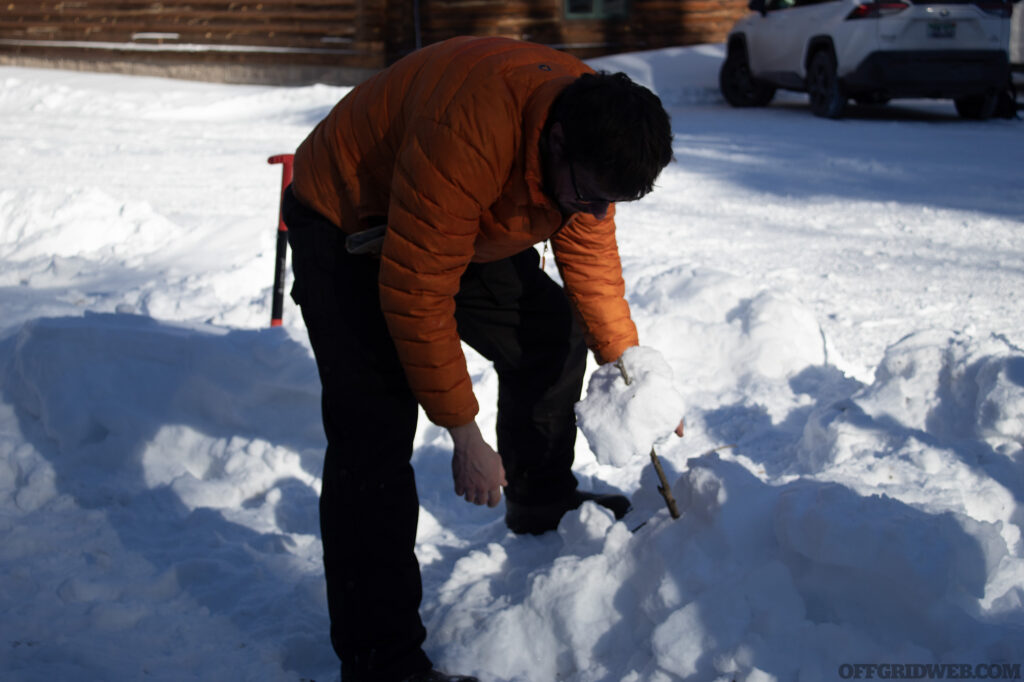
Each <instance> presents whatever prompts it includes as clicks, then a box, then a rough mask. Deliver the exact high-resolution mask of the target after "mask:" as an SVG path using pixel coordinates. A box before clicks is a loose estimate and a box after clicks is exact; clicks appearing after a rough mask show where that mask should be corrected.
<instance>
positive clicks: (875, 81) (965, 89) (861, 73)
mask: <svg viewBox="0 0 1024 682" xmlns="http://www.w3.org/2000/svg"><path fill="white" fill-rule="evenodd" d="M1009 79H1010V63H1009V59H1008V58H1007V55H1006V51H1005V50H942V51H881V52H873V53H872V54H870V55H868V56H867V58H865V59H864V61H862V62H861V63H860V65H858V66H857V68H856V69H854V70H853V71H852V72H850V73H848V74H846V75H845V76H844V77H843V84H844V86H845V89H846V92H847V93H849V94H851V95H856V94H858V93H884V94H885V95H886V96H888V97H936V98H948V97H962V96H965V95H977V94H981V93H983V92H986V91H988V90H991V89H993V88H1002V87H1005V86H1006V85H1007V84H1008V83H1009Z"/></svg>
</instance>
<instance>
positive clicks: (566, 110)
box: [548, 72, 672, 199]
mask: <svg viewBox="0 0 1024 682" xmlns="http://www.w3.org/2000/svg"><path fill="white" fill-rule="evenodd" d="M554 123H561V124H562V132H563V135H564V147H565V153H566V154H567V155H568V157H569V158H570V159H571V160H572V161H573V162H575V163H578V164H580V165H582V166H585V167H586V168H587V169H589V170H590V172H592V173H594V174H595V175H596V176H597V178H598V180H599V181H600V182H601V189H602V190H603V191H605V192H608V193H609V194H614V195H616V196H623V197H632V198H634V199H639V198H640V197H642V196H644V195H645V194H647V193H648V192H650V191H651V190H652V189H653V188H654V181H655V180H656V179H657V177H658V175H659V174H660V173H661V170H662V169H663V168H664V167H665V166H667V165H668V163H669V161H671V160H672V124H671V122H670V121H669V117H668V114H667V113H666V112H665V109H664V107H662V105H661V100H660V99H658V96H657V95H655V94H654V93H653V92H651V91H650V90H648V89H647V88H645V87H643V86H642V85H638V84H636V83H634V82H633V81H632V80H630V78H629V76H627V75H626V74H624V73H605V72H601V73H596V74H594V73H586V74H583V75H582V76H580V77H579V78H577V79H576V80H575V81H573V82H572V83H570V84H569V86H568V87H566V88H565V90H563V91H562V92H561V93H560V94H559V95H558V97H557V99H556V100H555V102H554V104H553V105H552V107H551V114H550V115H549V117H548V124H549V125H552V124H554Z"/></svg>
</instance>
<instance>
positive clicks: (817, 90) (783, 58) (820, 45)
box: [719, 0, 1019, 119]
mask: <svg viewBox="0 0 1024 682" xmlns="http://www.w3.org/2000/svg"><path fill="white" fill-rule="evenodd" d="M1017 1H1019V0H1013V2H1017ZM749 7H750V10H751V14H748V15H747V16H746V17H744V18H742V19H740V20H739V21H738V22H736V25H735V26H734V27H733V29H732V31H731V32H730V33H729V38H728V42H727V54H726V59H725V62H724V63H723V64H722V69H721V71H720V73H719V87H720V88H721V90H722V95H723V96H724V97H725V99H726V101H727V102H729V104H731V105H733V106H737V107H749V106H762V105H765V104H767V103H768V102H770V101H771V99H772V97H773V96H774V95H775V90H776V89H777V88H783V89H786V90H798V91H801V92H806V93H808V94H809V95H810V101H811V110H812V111H813V112H814V113H815V114H817V115H818V116H826V117H829V118H837V117H839V116H841V115H842V112H843V107H844V106H845V105H846V102H847V100H848V99H849V98H851V97H852V98H853V99H855V100H856V101H857V102H863V103H885V102H888V101H889V100H890V99H892V98H894V97H933V98H952V99H953V100H954V102H955V103H956V109H957V111H958V112H959V114H960V115H961V116H963V117H964V118H978V119H981V118H988V117H989V116H991V115H992V113H993V111H994V109H995V106H996V103H997V101H998V98H999V95H1000V93H1001V92H1003V91H1005V90H1006V89H1007V88H1008V87H1009V86H1010V67H1009V60H1008V58H1007V46H1008V44H1009V40H1010V15H1011V14H1012V7H1013V6H1012V5H1011V4H1010V1H1009V0H874V1H873V2H872V1H865V2H860V1H859V0H751V1H750V5H749Z"/></svg>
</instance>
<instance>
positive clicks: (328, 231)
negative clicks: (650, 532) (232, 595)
mask: <svg viewBox="0 0 1024 682" xmlns="http://www.w3.org/2000/svg"><path fill="white" fill-rule="evenodd" d="M283 215H284V220H285V224H286V225H287V226H288V239H289V242H290V244H291V247H292V268H293V271H294V274H295V284H294V287H293V289H292V298H293V299H294V300H295V302H296V303H298V304H299V306H300V307H301V310H302V317H303V319H304V321H305V323H306V328H307V331H308V333H309V339H310V343H311V345H312V347H313V352H314V355H315V356H316V363H317V368H318V370H319V374H320V381H321V384H322V388H323V393H322V413H323V423H324V431H325V433H326V436H327V453H326V456H325V460H324V470H323V478H322V480H323V488H322V493H321V498H320V530H321V536H322V541H323V551H324V568H325V574H326V579H327V599H328V610H329V612H330V618H331V642H332V644H333V646H334V649H335V651H336V652H337V654H338V656H339V658H340V659H341V661H342V670H343V675H345V677H344V678H343V679H345V680H346V681H347V680H351V679H355V680H357V681H359V682H364V681H370V682H378V681H379V682H394V681H396V680H401V679H402V678H404V677H406V676H408V675H410V674H412V673H415V672H418V671H420V670H426V669H429V668H430V665H431V663H430V661H429V659H428V658H427V656H426V654H425V653H424V652H423V649H422V644H423V642H424V639H425V637H426V631H425V629H424V627H423V624H422V621H421V620H420V616H419V604H420V600H421V597H422V584H421V580H420V572H419V564H418V562H417V560H416V556H415V554H414V547H415V540H416V524H417V517H418V513H419V500H418V496H417V493H416V483H415V479H414V477H413V469H412V466H411V464H410V460H411V458H412V450H413V437H414V434H415V431H416V422H417V415H418V405H417V401H416V399H415V398H414V397H413V395H412V392H411V391H410V389H409V386H408V383H407V382H406V378H405V373H404V370H403V368H402V365H401V364H400V362H399V360H398V356H397V353H396V351H395V347H394V343H393V342H392V340H391V337H390V335H389V333H388V329H387V326H386V324H385V321H384V317H383V314H382V313H381V310H380V301H379V295H378V285H377V277H378V272H379V267H380V261H379V260H378V259H377V258H375V257H373V256H354V255H351V254H349V253H348V252H346V251H345V248H344V234H343V233H342V231H341V230H340V229H338V227H336V226H335V225H333V224H331V223H330V222H329V221H328V220H327V219H326V218H324V217H323V216H321V215H319V214H318V213H316V212H314V211H312V210H310V209H309V208H307V207H305V206H304V205H302V204H301V203H300V202H298V200H296V199H295V197H294V195H293V194H292V192H291V188H288V190H286V192H285V196H284V202H283ZM455 301H456V313H455V317H456V322H457V328H458V332H459V335H460V337H461V338H462V340H463V341H464V342H466V343H467V344H469V345H470V346H472V347H473V348H475V349H476V350H477V351H478V352H480V353H481V354H482V355H484V356H485V357H486V358H488V359H489V360H490V361H491V362H492V363H493V364H494V367H495V370H496V372H497V375H498V384H499V388H498V418H497V449H498V452H499V453H500V454H501V456H502V460H503V463H504V466H505V471H506V476H507V480H508V484H509V485H508V487H507V489H506V490H505V494H506V495H507V496H508V497H509V498H510V499H512V500H514V501H517V502H522V503H524V504H531V503H538V504H543V503H547V502H551V501H554V500H557V499H559V498H561V497H564V496H568V495H570V494H571V493H572V492H573V491H574V490H575V488H576V479H575V477H574V476H573V475H572V472H571V467H572V459H573V450H574V447H575V441H576V423H575V416H574V413H573V405H574V403H575V402H576V401H578V400H579V397H580V392H581V390H582V385H583V373H584V369H585V365H586V347H585V344H584V341H583V335H582V333H581V331H580V329H579V326H578V324H577V323H576V321H575V317H574V315H573V313H572V310H571V305H570V303H569V301H568V299H567V298H566V296H565V293H564V291H563V290H562V289H561V287H559V286H558V285H557V284H556V283H555V282H554V281H552V280H551V278H549V277H548V276H547V275H546V274H544V272H543V270H541V269H540V268H539V267H538V256H537V253H536V251H535V250H533V249H528V250H526V251H523V252H522V253H519V254H517V255H515V256H512V257H511V258H507V259H504V260H501V261H497V262H494V263H485V264H470V265H469V267H468V268H467V269H466V272H465V273H464V275H463V277H462V280H461V285H460V290H459V293H458V295H457V296H456V298H455ZM452 495H453V496H454V492H453V493H452Z"/></svg>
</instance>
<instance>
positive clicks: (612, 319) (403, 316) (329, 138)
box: [292, 38, 637, 427]
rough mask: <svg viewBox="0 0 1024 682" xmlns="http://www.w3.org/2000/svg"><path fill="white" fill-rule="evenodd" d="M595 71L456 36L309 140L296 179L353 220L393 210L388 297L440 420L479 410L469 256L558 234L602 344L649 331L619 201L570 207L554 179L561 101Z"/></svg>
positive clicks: (582, 312) (301, 195) (566, 266)
mask: <svg viewBox="0 0 1024 682" xmlns="http://www.w3.org/2000/svg"><path fill="white" fill-rule="evenodd" d="M589 71H590V68H589V67H587V66H586V65H585V64H584V63H583V62H581V61H579V60H578V59H576V58H575V57H572V56H569V55H566V54H564V53H561V52H558V51H556V50H553V49H551V48H547V47H542V46H539V45H534V44H530V43H525V42H520V41H517V40H511V39H507V38H453V39H451V40H448V41H445V42H443V43H438V44H435V45H431V46H429V47H426V48H423V49H422V50H419V51H417V52H415V53H413V54H411V55H409V56H407V57H405V58H404V59H401V60H400V61H398V62H396V63H395V64H393V65H392V66H391V67H390V68H388V69H386V70H384V71H382V72H381V73H379V74H377V75H375V76H374V77H372V78H370V79H369V80H367V81H366V82H364V83H362V84H361V85H359V86H358V87H356V88H355V89H353V90H352V91H351V92H350V93H349V94H348V95H347V96H346V97H345V98H343V99H342V100H341V101H340V102H339V103H338V104H337V105H336V106H335V107H334V109H333V110H332V111H331V112H330V114H329V115H328V116H327V117H326V118H325V119H324V120H323V121H321V122H320V124H319V125H317V127H316V128H315V129H314V130H313V132H312V133H311V134H310V135H309V137H308V138H307V139H306V140H305V141H304V142H303V143H302V144H301V145H300V146H299V148H298V150H297V151H296V153H295V165H294V170H295V172H294V180H293V185H292V187H293V191H294V192H295V195H296V196H297V197H298V199H299V200H300V201H301V202H302V203H304V204H306V205H307V206H309V207H310V208H313V209H314V210H316V211H317V212H319V213H320V214H321V215H323V216H325V217H327V218H328V219H330V220H331V221H332V222H334V223H335V224H337V225H338V226H340V227H341V229H342V230H344V231H345V232H346V233H353V232H357V231H359V230H362V229H365V228H367V227H369V226H370V224H371V223H372V221H373V220H374V218H376V217H384V216H386V220H387V225H388V228H387V233H386V236H385V238H384V244H383V249H382V252H381V268H380V280H379V282H380V287H379V288H380V302H381V309H382V310H383V312H384V316H385V319H386V320H387V324H388V329H389V331H390V333H391V336H392V338H393V339H394V342H395V346H396V347H397V349H398V355H399V358H400V359H401V361H402V364H403V366H404V368H405V372H406V376H407V378H408V381H409V385H410V387H411V388H412V391H413V394H414V395H415V396H416V398H417V399H418V400H419V402H420V404H421V405H422V406H423V408H424V410H425V411H426V413H427V416H428V417H429V418H430V419H431V421H433V422H434V423H436V424H439V425H441V426H446V427H450V426H459V425H462V424H466V423H468V422H470V421H472V419H473V418H474V417H475V416H476V413H477V411H478V405H477V402H476V398H475V397H474V396H473V386H472V382H471V380H470V377H469V373H468V372H467V370H466V360H465V356H464V355H463V353H462V346H461V343H460V339H459V336H458V333H457V332H456V327H455V316H454V313H455V302H454V299H453V297H454V295H455V294H456V293H457V292H458V290H459V279H460V277H461V275H462V273H463V271H464V270H465V268H466V265H467V264H468V263H469V262H470V261H477V262H487V261H494V260H498V259H501V258H506V257H509V256H512V255H514V254H516V253H519V252H520V251H522V250H524V249H526V248H529V247H531V246H533V245H534V244H537V243H540V242H542V241H544V240H547V239H550V240H551V246H552V252H553V254H554V256H555V260H556V262H557V264H558V267H559V271H560V273H561V275H562V280H563V282H564V284H565V289H566V293H567V294H568V295H569V298H570V299H571V300H572V302H573V303H574V305H575V307H576V310H577V311H578V313H579V317H580V319H581V320H582V322H583V326H584V330H585V333H586V335H587V342H588V345H589V346H590V348H591V349H592V350H593V351H594V352H595V353H596V355H597V357H598V360H599V361H601V362H610V361H613V360H615V359H617V358H618V356H619V355H620V354H621V353H622V351H623V350H625V349H626V348H628V347H629V346H633V345H636V343H637V334H636V327H635V326H634V324H633V322H632V320H631V319H630V316H629V306H628V305H627V303H626V301H625V299H624V297H623V296H624V285H623V281H622V267H621V265H620V262H619V253H618V247H617V245H616V242H615V223H614V219H613V218H614V208H612V209H610V210H609V212H608V215H607V216H606V217H605V218H604V219H603V220H597V219H595V218H593V217H592V216H589V215H585V214H575V215H573V216H571V217H570V218H569V219H568V220H565V218H564V217H563V216H562V214H561V213H560V212H559V210H558V207H557V205H556V204H555V203H554V202H553V201H552V200H551V199H549V198H548V197H547V196H546V195H545V194H544V192H543V190H542V169H541V159H540V136H541V130H542V128H543V127H544V123H545V119H546V118H547V115H548V111H549V109H550V107H551V104H552V102H553V101H554V99H555V97H556V95H558V93H559V92H561V90H562V89H563V88H565V86H566V85H568V84H569V83H571V82H572V81H573V80H574V79H575V78H576V77H577V76H579V75H580V74H582V73H585V72H589ZM563 223H564V226H563ZM559 228H561V229H559ZM357 361H358V359H357V358H353V362H357Z"/></svg>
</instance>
